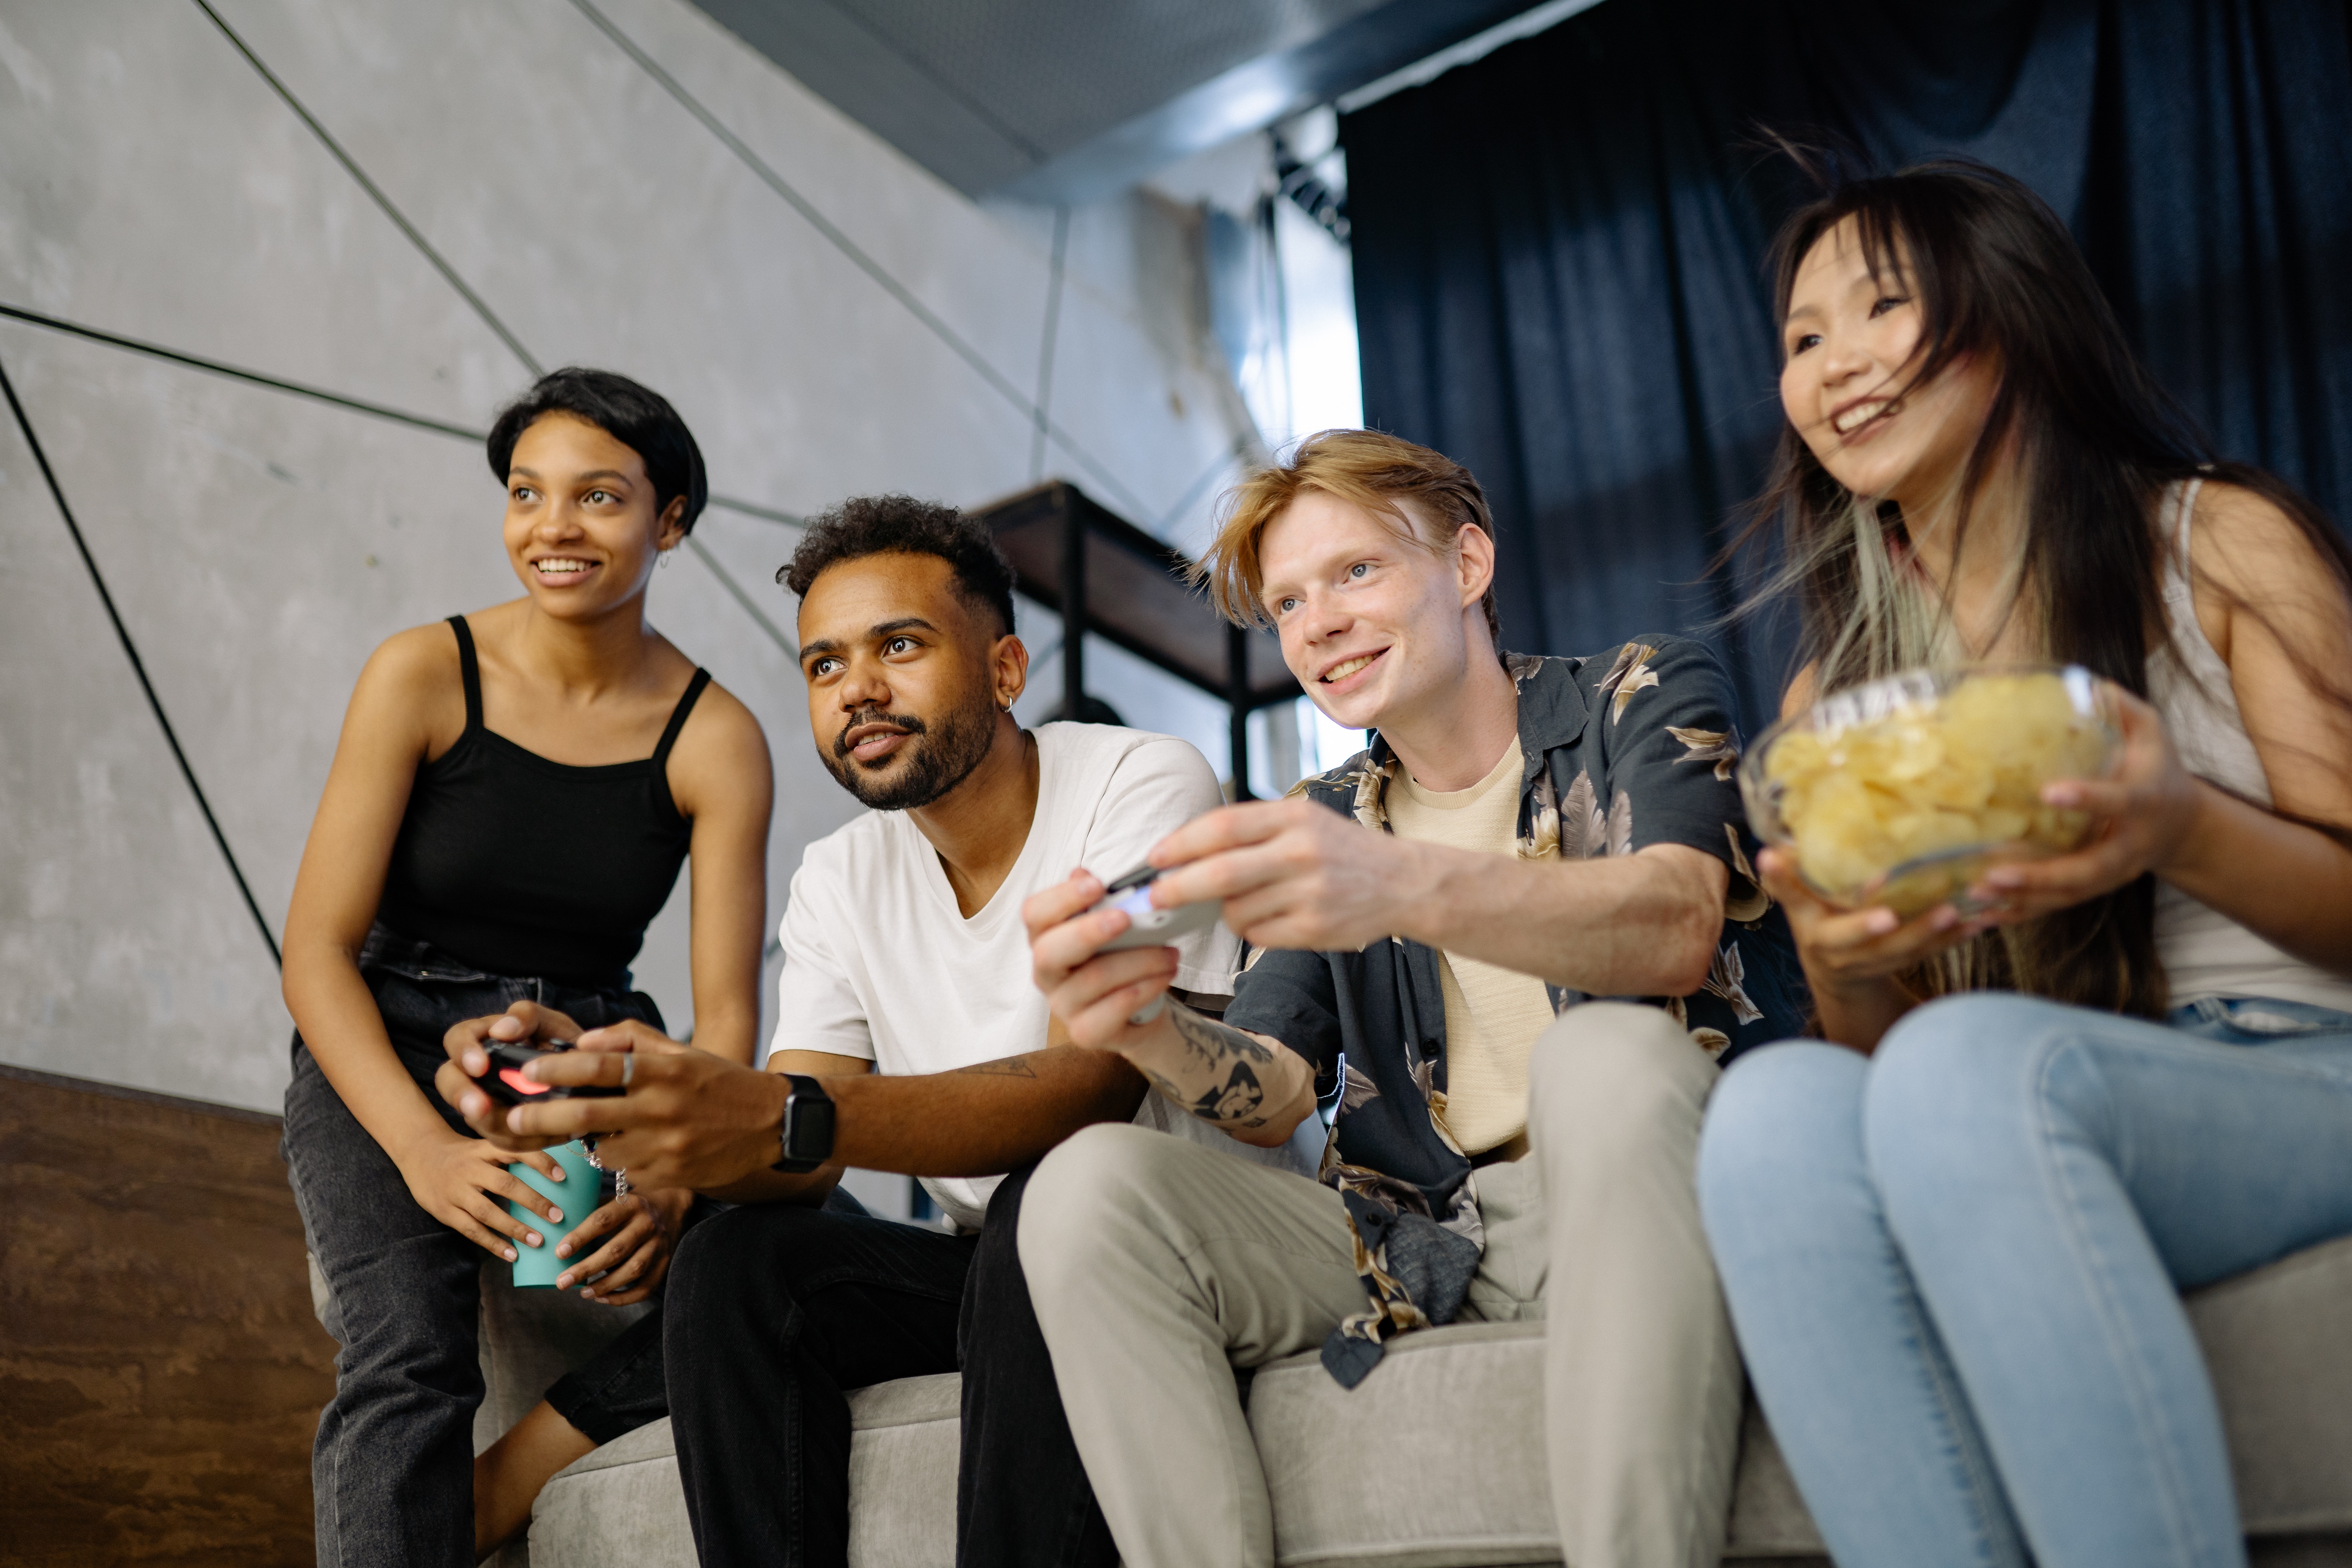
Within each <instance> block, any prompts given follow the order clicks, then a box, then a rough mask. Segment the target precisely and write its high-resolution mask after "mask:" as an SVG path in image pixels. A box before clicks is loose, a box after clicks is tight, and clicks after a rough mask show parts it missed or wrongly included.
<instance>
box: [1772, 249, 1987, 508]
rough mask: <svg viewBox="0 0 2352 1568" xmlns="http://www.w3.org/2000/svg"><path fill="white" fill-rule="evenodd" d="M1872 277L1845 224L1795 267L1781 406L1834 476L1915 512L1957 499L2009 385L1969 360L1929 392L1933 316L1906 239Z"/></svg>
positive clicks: (1952, 367) (1783, 337)
mask: <svg viewBox="0 0 2352 1568" xmlns="http://www.w3.org/2000/svg"><path fill="white" fill-rule="evenodd" d="M1893 260H1894V266H1893V268H1892V269H1891V270H1887V271H1882V272H1881V273H1880V274H1879V275H1877V276H1875V277H1874V276H1872V273H1871V268H1870V260H1869V257H1868V255H1867V254H1866V252H1865V251H1864V247H1863V244H1862V238H1861V229H1860V226H1859V224H1858V223H1857V222H1856V221H1855V220H1854V219H1853V218H1848V219H1846V220H1845V221H1844V222H1843V223H1841V224H1839V225H1838V226H1836V227H1835V228H1832V230H1830V231H1829V232H1828V233H1827V234H1825V235H1823V236H1822V237H1821V238H1820V239H1818V240H1816V241H1815V242H1814V243H1813V247H1812V248H1811V250H1809V251H1807V252H1806V253H1805V258H1804V259H1803V261H1801V263H1799V265H1798V268H1797V273H1796V278H1795V279H1794V285H1793V287H1792V288H1791V289H1790V293H1789V315H1788V320H1787V321H1786V322H1785V323H1784V324H1783V326H1782V328H1781V334H1780V346H1781V352H1782V353H1783V354H1784V355H1786V358H1785V360H1784V362H1783V363H1782V366H1781V370H1780V406H1781V408H1782V409H1783V410H1785V411H1786V412H1787V414H1788V416H1789V423H1790V425H1792V426H1795V427H1796V430H1797V433H1798V434H1799V435H1800V436H1801V437H1803V438H1804V442H1805V445H1806V446H1807V447H1811V450H1812V453H1813V456H1814V457H1816V458H1819V459H1820V460H1821V464H1822V468H1827V469H1828V470H1829V472H1830V476H1831V477H1832V479H1836V480H1837V481H1838V482H1839V483H1840V484H1842V485H1843V486H1844V487H1845V488H1846V489H1849V490H1852V491H1853V493H1854V494H1855V495H1858V496H1867V497H1871V498H1874V499H1883V500H1894V501H1896V502H1898V503H1901V504H1902V505H1903V506H1904V508H1905V510H1906V511H1911V510H1916V509H1918V508H1920V507H1924V506H1927V505H1929V504H1932V503H1933V502H1934V501H1935V500H1937V499H1939V498H1940V497H1941V496H1944V495H1947V494H1949V493H1951V492H1952V491H1953V490H1954V489H1956V488H1957V487H1958V482H1959V478H1960V475H1961V473H1962V472H1963V471H1964V469H1965V468H1966V466H1967V463H1968V458H1969V451H1970V450H1971V449H1972V448H1973V447H1975V445H1976V440H1977V437H1978V436H1979V434H1980V433H1981V432H1982V431H1983V429H1984V426H1985V420H1986V417H1987V416H1988V415H1989V414H1990V411H1991V408H1992V401H1993V396H1994V394H1995V392H1996V391H1997V390H1998V389H1999V385H2000V372H1999V368H1998V366H1997V365H1996V364H1995V363H1994V362H1993V360H1992V358H1991V356H1990V355H1986V354H1963V355H1961V356H1960V357H1958V358H1957V359H1955V360H1953V361H1952V363H1950V364H1948V366H1946V367H1945V369H1944V370H1943V371H1942V372H1941V373H1940V374H1937V376H1936V378H1935V380H1933V381H1932V382H1929V383H1928V384H1926V385H1924V386H1912V385H1910V384H1909V382H1910V379H1911V377H1912V376H1913V375H1914V374H1916V372H1917V370H1918V368H1919V366H1918V363H1916V362H1918V361H1920V360H1922V359H1924V357H1925V355H1924V354H1923V353H1921V339H1922V335H1923V331H1924V327H1925V322H1926V316H1925V313H1924V311H1923V310H1922V309H1921V305H1920V301H1919V300H1918V297H1917V292H1918V291H1917V289H1916V287H1915V286H1914V284H1913V281H1912V279H1911V278H1910V276H1909V271H1908V268H1907V266H1906V264H1905V258H1904V251H1903V247H1902V246H1901V245H1900V243H1899V242H1898V244H1897V246H1896V248H1895V257H1894V258H1893Z"/></svg>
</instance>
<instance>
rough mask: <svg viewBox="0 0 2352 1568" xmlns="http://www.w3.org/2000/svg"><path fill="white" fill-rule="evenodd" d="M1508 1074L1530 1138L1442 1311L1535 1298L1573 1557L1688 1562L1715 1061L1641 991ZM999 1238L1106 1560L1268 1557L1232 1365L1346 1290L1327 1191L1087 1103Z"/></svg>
mask: <svg viewBox="0 0 2352 1568" xmlns="http://www.w3.org/2000/svg"><path fill="white" fill-rule="evenodd" d="M1529 1077H1530V1080H1531V1081H1530V1089H1529V1106H1528V1131H1529V1142H1530V1143H1531V1145H1532V1149H1531V1152H1530V1153H1529V1154H1528V1158H1527V1159H1525V1160H1524V1161H1521V1162H1519V1163H1517V1164H1516V1165H1490V1166H1488V1167H1486V1169H1485V1170H1482V1171H1480V1172H1479V1173H1478V1174H1477V1181H1478V1187H1479V1192H1480V1194H1481V1200H1482V1213H1483V1214H1484V1215H1485V1217H1486V1224H1487V1227H1488V1229H1487V1250H1486V1260H1485V1263H1484V1265H1483V1266H1482V1268H1480V1271H1479V1277H1478V1279H1477V1280H1476V1281H1475V1283H1474V1284H1473V1286H1472V1289H1471V1294H1470V1299H1469V1302H1468V1304H1467V1306H1466V1307H1465V1311H1464V1314H1463V1315H1464V1316H1465V1318H1470V1317H1483V1318H1487V1319H1490V1320H1491V1319H1509V1318H1515V1317H1528V1316H1537V1315H1541V1316H1544V1317H1545V1318H1546V1319H1547V1326H1546V1331H1545V1356H1544V1379H1545V1396H1546V1397H1545V1409H1546V1420H1545V1436H1546V1440H1547V1443H1548V1445H1549V1470H1550V1475H1551V1486H1552V1506H1553V1510H1554V1511H1555V1513H1556V1514H1557V1516H1558V1519H1559V1531H1560V1540H1561V1542H1562V1544H1563V1548H1564V1550H1565V1552H1566V1556H1567V1559H1568V1563H1569V1564H1570V1568H1619V1565H1622V1564H1640V1565H1644V1568H1648V1565H1655V1568H1690V1565H1695V1564H1705V1565H1707V1568H1712V1564H1714V1563H1715V1562H1716V1561H1717V1557H1718V1556H1719V1555H1720V1554H1721V1552H1722V1549H1723V1536H1724V1527H1725V1521H1726V1515H1727V1511H1728V1508H1729V1503H1730V1496H1731V1473H1732V1466H1733V1463H1734V1460H1735V1458H1737V1454H1736V1449H1737V1446H1738V1426H1739V1397H1740V1374H1739V1360H1738V1353H1737V1352H1736V1351H1735V1350H1734V1348H1733V1345H1732V1340H1731V1326H1730V1323H1729V1321H1727V1319H1726V1317H1725V1315H1724V1309H1723V1301H1722V1297H1721V1294H1720V1292H1719V1291H1718V1289H1717V1285H1716V1279H1715V1268H1714V1265H1713V1263H1712V1262H1711V1261H1710V1260H1709V1258H1708V1257H1707V1251H1706V1238H1705V1237H1703V1236H1702V1235H1701V1234H1700V1231H1699V1223H1698V1205H1697V1200H1696V1196H1695V1195H1694V1192H1693V1188H1692V1179H1691V1173H1692V1168H1693V1164H1694V1162H1695V1160H1696V1153H1697V1147H1698V1126H1699V1116H1700V1112H1701V1110H1703V1109H1704V1107H1705V1104H1706V1096H1707V1093H1708V1091H1709V1089H1711V1088H1712V1087H1713V1085H1714V1081H1715V1077H1716V1068H1715V1065H1714V1063H1713V1062H1711V1061H1709V1060H1708V1059H1707V1058H1706V1054H1705V1053H1704V1052H1702V1051H1700V1050H1699V1048H1698V1047H1696V1046H1695V1045H1693V1044H1692V1043H1691V1041H1690V1037H1688V1036H1687V1035H1686V1034H1685V1033H1684V1031H1683V1030H1681V1029H1679V1028H1677V1027H1675V1024H1674V1022H1673V1020H1672V1019H1670V1018H1668V1017H1667V1016H1665V1015H1664V1013H1661V1012H1659V1011H1657V1010H1656V1009H1655V1008H1651V1007H1638V1006H1632V1005H1624V1004H1620V1003H1606V1002H1604V1003H1593V1004H1590V1005H1585V1006H1581V1007H1578V1008H1574V1009H1571V1010H1570V1012H1569V1013H1567V1014H1565V1015H1563V1016H1561V1017H1560V1018H1559V1021H1558V1022H1556V1023H1554V1024H1553V1025H1552V1026H1550V1027H1549V1029H1547V1030H1546V1031H1545V1032H1544V1034H1543V1037H1541V1038H1540V1039H1539V1040H1538V1042H1537V1044H1536V1048H1535V1053H1534V1058H1533V1062H1532V1066H1531V1068H1530V1073H1529ZM1020 1247H1021V1262H1022V1267H1023V1268H1024V1269H1025V1270H1026V1271H1027V1273H1028V1277H1029V1288H1030V1293H1031V1295H1032V1296H1033V1297H1034V1300H1035V1301H1036V1306H1037V1318H1038V1321H1039V1322H1040V1324H1041V1325H1042V1326H1043V1327H1044V1329H1045V1342H1046V1344H1047V1345H1048V1346H1049V1347H1050V1348H1051V1349H1052V1352H1053V1355H1054V1369H1055V1374H1056V1376H1057V1379H1058V1381H1059V1382H1060V1384H1061V1387H1062V1399H1063V1403H1064V1405H1066V1407H1067V1409H1068V1412H1069V1417H1070V1429H1071V1431H1072V1433H1073V1434H1074V1435H1075V1436H1076V1438H1077V1444H1078V1451H1079V1453H1080V1454H1082V1455H1083V1456H1084V1457H1085V1458H1086V1463H1087V1474H1088V1475H1089V1476H1091V1477H1092V1478H1093V1480H1094V1485H1095V1492H1096V1495H1097V1497H1098V1498H1099V1499H1100V1500H1101V1502H1102V1507H1103V1512H1104V1513H1105V1515H1106V1516H1107V1517H1108V1519H1109V1521H1110V1528H1111V1534H1112V1535H1113V1537H1115V1538H1116V1539H1117V1541H1118V1549H1119V1553H1120V1555H1121V1557H1122V1558H1123V1559H1124V1560H1125V1562H1126V1563H1127V1564H1128V1568H1200V1565H1201V1564H1204V1563H1220V1564H1223V1563H1235V1564H1244V1565H1246V1568H1271V1565H1272V1563H1273V1562H1274V1521H1273V1514H1272V1510H1271V1507H1270V1505H1269V1503H1268V1501H1267V1498H1266V1485H1265V1474H1264V1472H1263V1471H1262V1470H1261V1469H1260V1468H1259V1465H1258V1455H1257V1450H1256V1448H1255V1446H1254V1445H1253V1444H1252V1443H1251V1441H1250V1433H1249V1425H1248V1422H1247V1420H1246V1419H1245V1417H1244V1414H1243V1411H1242V1406H1241V1401H1240V1399H1239V1397H1238V1395H1237V1394H1236V1392H1235V1388H1234V1373H1233V1369H1234V1367H1236V1366H1244V1367H1252V1366H1258V1365H1262V1364H1263V1363H1266V1362H1269V1361H1273V1360H1276V1359H1277V1358H1278V1357H1281V1356H1286V1355H1290V1354H1293V1353H1295V1352H1299V1351H1304V1350H1311V1349H1314V1348H1315V1347H1317V1346H1318V1345H1320V1344H1321V1343H1322V1342H1323V1340H1324V1337H1325V1336H1326V1335H1328V1334H1329V1333H1330V1331H1332V1329H1333V1328H1335V1327H1336V1326H1337V1325H1338V1324H1339V1320H1340V1319H1341V1318H1343V1317H1346V1316H1348V1315H1349V1314H1350V1313H1352V1312H1356V1311H1360V1310H1362V1309H1363V1307H1364V1305H1365V1302H1364V1294H1363V1289H1362V1288H1361V1286H1360V1285H1359V1284H1358V1282H1357V1279H1356V1276H1355V1270H1354V1267H1353V1265H1352V1263H1351V1262H1350V1259H1349V1247H1348V1234H1347V1226H1346V1223H1345V1220H1344V1218H1343V1211H1342V1209H1341V1207H1340V1203H1339V1194H1337V1193H1335V1192H1333V1191H1332V1190H1331V1189H1329V1188H1328V1187H1323V1186H1318V1185H1317V1184H1314V1183H1312V1182H1309V1181H1307V1180H1306V1179H1304V1178H1303V1177H1299V1176H1295V1175H1290V1174H1287V1173H1284V1172H1280V1171H1274V1170H1268V1169H1266V1168H1265V1167H1263V1166H1258V1165H1251V1164H1245V1163H1243V1162H1241V1161H1238V1160H1229V1159H1222V1158H1219V1157H1218V1156H1217V1154H1216V1153H1215V1152H1213V1151H1212V1150H1208V1149H1204V1148H1202V1147H1201V1146H1199V1145H1198V1144H1193V1143H1188V1142H1181V1141H1180V1140H1177V1139H1173V1138H1166V1137H1159V1136H1155V1135H1154V1134H1152V1133H1150V1132H1149V1131H1143V1130H1141V1129H1139V1128H1135V1127H1126V1126H1109V1125H1105V1126H1097V1127H1090V1128H1087V1130H1086V1131H1083V1132H1080V1133H1078V1134H1077V1135H1076V1137H1074V1138H1072V1139H1070V1140H1069V1141H1068V1142H1065V1143H1064V1144H1063V1145H1062V1146H1061V1147H1060V1148H1058V1149H1056V1150H1055V1151H1054V1152H1052V1153H1051V1154H1049V1155H1047V1156H1046V1157H1045V1163H1043V1164H1041V1165H1040V1166H1039V1167H1038V1169H1037V1173H1036V1174H1035V1175H1034V1177H1032V1178H1031V1180H1030V1183H1029V1190H1028V1193H1027V1194H1026V1195H1025V1197H1024V1200H1023V1203H1022V1209H1021V1234H1020ZM1373 1375H1374V1376H1376V1377H1377V1376H1378V1375H1379V1373H1378V1372H1377V1371H1376V1372H1375V1373H1373ZM1146 1412H1148V1413H1149V1418H1148V1419H1145V1418H1144V1413H1146ZM1366 1436H1378V1435H1377V1434H1367V1435H1366Z"/></svg>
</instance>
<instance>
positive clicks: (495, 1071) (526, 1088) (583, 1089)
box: [474, 1040, 621, 1105]
mask: <svg viewBox="0 0 2352 1568" xmlns="http://www.w3.org/2000/svg"><path fill="white" fill-rule="evenodd" d="M570 1049H572V1042H571V1041H569V1040H550V1041H549V1042H548V1043H547V1049H545V1050H543V1051H542V1050H534V1049H533V1048H532V1047H529V1046H510V1045H508V1044H507V1043H506V1042H504V1041H503V1040H485V1041H484V1042H483V1043H482V1054H483V1055H485V1056H487V1057H488V1058H490V1070H489V1071H488V1072H486V1073H484V1074H483V1075H482V1076H481V1077H479V1078H478V1079H475V1080H474V1081H475V1082H476V1083H478V1084H480V1085H481V1086H482V1092H483V1093H485V1094H487V1095H488V1096H489V1097H490V1098H491V1099H492V1100H498V1101H499V1102H500V1103H501V1104H505V1105H529V1104H530V1102H531V1101H533V1100H613V1099H617V1098H618V1097H619V1096H620V1093H621V1091H620V1090H619V1089H600V1088H598V1087H596V1086H594V1085H593V1084H583V1085H581V1086H579V1087H578V1088H567V1087H565V1086H564V1085H562V1084H555V1083H541V1082H540V1081H539V1080H538V1079H534V1078H531V1077H530V1076H528V1075H527V1074H525V1073H524V1071H523V1070H522V1069H523V1068H527V1067H529V1066H530V1064H531V1063H533V1062H535V1061H537V1060H538V1059H539V1058H541V1057H551V1056H553V1055H555V1054H556V1053H557V1052H559V1051H568V1050H570Z"/></svg>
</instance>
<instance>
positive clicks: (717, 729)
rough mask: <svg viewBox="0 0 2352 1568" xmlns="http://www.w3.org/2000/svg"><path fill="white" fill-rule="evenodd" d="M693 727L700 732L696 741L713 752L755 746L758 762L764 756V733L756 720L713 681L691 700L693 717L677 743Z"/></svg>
mask: <svg viewBox="0 0 2352 1568" xmlns="http://www.w3.org/2000/svg"><path fill="white" fill-rule="evenodd" d="M697 727H699V728H700V729H701V731H702V734H701V736H700V737H699V739H700V740H701V741H702V742H703V743H705V744H706V745H708V746H709V747H711V748H712V749H713V750H714V751H718V752H737V751H740V750H741V749H742V748H745V747H755V748H757V750H758V752H759V753H760V755H761V758H762V759H764V758H765V757H766V756H767V754H768V735H767V731H764V730H762V729H761V727H760V721H759V719H758V717H757V716H756V715H754V714H753V713H752V711H751V709H750V708H749V707H748V706H747V705H746V704H745V703H744V701H743V700H742V699H741V698H740V697H738V696H736V695H735V694H734V693H733V692H731V691H730V690H728V689H727V688H725V687H724V686H721V685H720V684H719V682H718V681H717V680H713V681H712V682H711V683H710V684H709V686H707V687H705V688H703V691H702V695H701V696H700V697H698V698H697V699H696V700H695V704H694V713H693V716H692V717H691V718H690V719H688V721H687V728H686V731H684V732H682V733H681V734H680V735H679V737H678V739H679V741H680V742H681V743H683V742H684V741H685V739H686V736H687V735H688V734H691V733H693V731H695V729H696V728H697Z"/></svg>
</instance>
